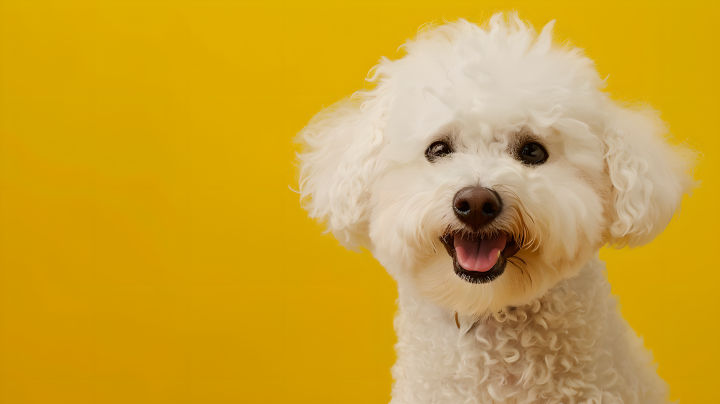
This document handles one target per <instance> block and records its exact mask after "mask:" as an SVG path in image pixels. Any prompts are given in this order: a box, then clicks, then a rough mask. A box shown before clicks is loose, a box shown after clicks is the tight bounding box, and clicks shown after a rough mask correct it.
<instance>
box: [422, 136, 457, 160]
mask: <svg viewBox="0 0 720 404" xmlns="http://www.w3.org/2000/svg"><path fill="white" fill-rule="evenodd" d="M454 151H455V150H453V148H452V146H450V144H449V143H448V142H445V141H442V140H441V141H437V142H433V143H432V144H431V145H430V146H428V148H427V150H425V158H426V159H427V161H429V162H431V163H432V162H434V161H435V160H437V159H439V158H442V157H445V156H447V155H448V154H450V153H452V152H454Z"/></svg>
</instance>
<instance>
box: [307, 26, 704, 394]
mask: <svg viewBox="0 0 720 404" xmlns="http://www.w3.org/2000/svg"><path fill="white" fill-rule="evenodd" d="M552 25H553V23H550V24H547V25H546V26H545V27H544V28H543V30H542V32H541V33H540V34H539V35H537V34H536V33H535V31H534V30H533V29H532V28H531V27H530V26H529V25H528V24H526V23H523V22H522V21H521V20H520V19H518V17H517V15H515V14H511V15H510V17H509V21H505V17H504V15H503V14H496V15H494V16H493V17H492V18H491V19H490V20H489V21H488V22H487V24H486V25H485V26H484V27H481V26H478V25H475V24H471V23H469V22H467V21H465V20H459V21H457V22H453V23H447V24H445V25H441V26H437V27H433V28H430V29H427V30H425V31H424V32H422V33H420V34H418V36H417V38H416V39H414V40H413V41H411V42H408V43H406V44H405V45H404V46H403V47H404V49H405V51H406V52H407V55H406V56H404V57H403V58H401V59H399V60H395V61H391V60H389V59H386V58H384V59H382V60H381V61H380V63H379V64H378V65H377V66H376V67H375V68H373V70H371V74H370V78H369V80H370V81H371V82H373V83H375V86H374V88H372V89H370V90H362V91H359V92H357V93H355V94H354V95H353V96H352V97H350V98H349V99H346V100H342V101H340V102H338V103H336V104H335V105H333V106H331V107H328V108H326V109H324V110H323V111H321V112H320V113H318V114H317V116H315V117H314V118H313V119H312V120H311V121H310V123H309V124H308V125H307V127H305V128H304V129H303V130H302V131H301V133H300V134H299V137H300V140H301V142H302V143H303V145H304V150H303V151H302V152H301V153H300V154H299V162H300V163H299V164H300V169H299V184H300V185H299V187H300V193H301V200H302V201H303V206H304V208H305V209H306V210H307V211H308V212H309V215H310V217H312V218H316V219H319V220H321V221H324V222H326V223H327V227H328V230H329V231H331V232H332V233H333V234H334V236H335V237H336V238H337V239H338V240H339V241H340V243H341V244H342V245H344V246H346V247H348V248H352V249H357V248H358V247H365V248H367V249H368V250H369V251H371V252H372V254H373V256H374V257H375V258H376V259H377V260H378V261H379V262H380V263H381V264H382V265H383V266H384V267H385V268H386V269H387V271H388V272H389V273H390V275H392V277H393V278H394V279H395V280H396V281H397V285H398V290H399V298H398V313H397V315H396V318H395V330H396V332H397V337H398V343H397V345H396V350H397V357H398V359H397V362H396V364H395V365H394V366H393V368H392V374H393V377H394V379H395V383H394V385H393V389H392V397H393V398H392V401H391V403H412V404H416V403H514V404H520V403H597V404H600V403H602V404H610V403H624V404H631V403H661V402H664V401H665V400H666V399H667V397H668V390H667V387H666V383H665V382H664V381H663V380H662V379H661V378H660V377H658V375H657V373H656V371H655V366H653V365H652V362H653V359H652V355H651V354H650V352H649V351H647V350H646V349H645V348H644V347H643V344H642V340H641V339H640V338H638V337H637V336H636V334H635V332H634V331H633V330H632V329H631V328H630V326H629V325H628V323H627V322H626V321H625V320H623V319H622V317H621V316H620V314H619V311H618V309H617V308H616V300H615V298H614V297H613V296H611V295H610V294H609V291H610V289H609V286H608V284H607V282H606V280H605V277H604V275H603V270H604V264H603V263H602V262H601V261H600V260H599V258H598V250H599V249H600V248H601V247H602V246H603V245H605V244H610V245H614V246H619V247H621V246H631V247H633V246H639V245H642V244H645V243H648V242H649V241H651V240H652V239H653V238H654V237H655V236H657V235H658V234H659V233H660V232H661V231H662V230H663V229H664V228H665V227H666V225H667V224H668V222H669V221H670V219H671V218H672V216H673V214H674V212H676V211H677V209H678V208H679V206H680V201H681V199H682V197H683V194H685V193H687V192H689V190H690V189H691V188H692V187H693V185H694V182H693V180H692V179H691V175H690V170H691V168H692V160H693V157H694V154H693V152H692V151H690V150H689V149H686V148H683V147H680V146H671V145H670V144H668V143H667V141H666V140H665V139H664V137H663V134H665V133H666V125H665V124H664V123H663V122H662V121H661V120H660V119H659V118H658V114H657V113H656V112H654V111H652V110H650V109H644V110H637V109H636V110H631V109H628V108H626V107H622V106H620V105H618V104H617V103H616V102H614V101H612V100H611V99H610V98H609V96H608V94H607V93H604V92H603V91H602V88H603V87H604V85H605V82H604V80H602V79H601V78H600V77H599V76H598V73H597V72H596V70H595V67H594V64H593V61H592V60H590V59H588V58H587V57H586V56H584V55H583V53H582V51H581V50H580V49H577V48H572V47H569V46H560V45H557V44H554V43H553V38H552V33H551V30H552Z"/></svg>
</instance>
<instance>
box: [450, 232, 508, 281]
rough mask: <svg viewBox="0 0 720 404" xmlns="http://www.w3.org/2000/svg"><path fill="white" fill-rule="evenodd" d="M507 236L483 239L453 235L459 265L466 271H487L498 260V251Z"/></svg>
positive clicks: (503, 244) (500, 249)
mask: <svg viewBox="0 0 720 404" xmlns="http://www.w3.org/2000/svg"><path fill="white" fill-rule="evenodd" d="M506 241H507V236H506V235H505V234H499V235H498V236H496V237H493V238H489V239H483V240H470V239H467V238H463V237H461V236H460V235H457V234H456V235H455V251H456V252H457V259H458V262H459V263H460V266H461V267H463V269H465V270H467V271H478V272H487V271H489V270H490V268H492V267H493V266H494V265H495V263H496V262H497V260H498V255H499V254H498V253H499V252H500V251H502V250H503V248H505V243H506Z"/></svg>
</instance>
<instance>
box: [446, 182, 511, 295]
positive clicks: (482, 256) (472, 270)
mask: <svg viewBox="0 0 720 404" xmlns="http://www.w3.org/2000/svg"><path fill="white" fill-rule="evenodd" d="M453 211H454V212H455V216H456V217H457V218H458V219H459V220H460V221H461V222H463V223H464V224H465V225H466V226H467V227H468V228H469V230H470V231H469V232H467V233H466V232H454V233H447V234H445V235H443V236H442V237H440V241H441V242H442V243H443V245H444V246H445V249H446V250H447V252H448V254H450V256H451V257H452V259H453V266H454V268H455V273H456V274H457V275H458V276H459V277H460V278H462V279H464V280H465V281H467V282H470V283H487V282H490V281H492V280H493V279H495V278H497V277H498V276H500V275H502V273H503V272H504V271H505V265H507V258H509V257H511V256H513V255H515V254H516V253H517V252H518V250H519V247H518V244H517V242H516V241H515V239H514V238H513V237H512V236H511V235H508V234H507V233H502V232H501V233H495V234H493V235H489V236H488V235H485V236H483V234H484V233H481V232H479V231H481V230H482V229H483V228H485V227H487V225H488V224H489V223H491V222H492V221H493V220H495V218H497V217H498V216H499V215H500V212H501V211H502V200H501V199H500V196H499V195H498V194H497V193H496V192H495V191H493V190H491V189H488V188H483V187H466V188H463V189H461V190H460V191H458V193H457V194H455V197H454V198H453Z"/></svg>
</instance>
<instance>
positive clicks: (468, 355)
mask: <svg viewBox="0 0 720 404" xmlns="http://www.w3.org/2000/svg"><path fill="white" fill-rule="evenodd" d="M602 270H604V265H603V263H602V262H601V261H599V260H598V259H594V260H591V261H590V262H588V264H587V265H586V266H585V268H583V269H582V270H581V271H580V274H578V276H576V277H574V278H572V279H569V280H567V281H562V282H560V284H558V285H556V286H555V287H553V288H552V289H550V290H549V291H548V292H547V293H546V294H545V295H544V296H543V297H541V298H539V299H535V300H533V301H532V302H531V303H529V304H528V305H524V306H522V307H517V308H515V309H513V310H509V311H508V312H507V313H504V314H503V315H502V316H501V317H498V318H494V317H493V318H490V319H487V320H485V321H481V322H478V323H473V320H470V321H467V319H465V321H463V320H464V319H462V318H460V319H458V320H459V321H457V322H456V320H455V318H454V317H453V315H452V313H449V312H448V311H447V310H443V309H441V308H439V307H437V306H436V305H434V304H432V303H430V302H428V301H427V300H426V299H423V298H422V297H421V296H418V295H417V293H416V292H414V291H413V290H412V289H410V288H408V290H404V289H403V288H402V286H401V287H400V296H399V299H398V306H399V311H398V314H397V317H396V319H395V330H396V332H397V335H398V344H397V345H396V350H397V356H398V359H397V362H396V364H395V366H394V367H393V369H392V373H393V377H394V379H395V380H396V382H395V385H394V387H393V397H394V398H393V400H392V401H391V403H393V404H395V403H397V404H399V403H475V402H477V403H593V404H596V403H597V404H599V403H625V404H628V403H662V402H664V401H663V399H664V398H666V396H667V389H666V386H665V382H664V381H663V380H662V379H660V378H659V377H658V375H657V373H656V372H655V369H656V366H651V365H652V355H651V354H650V352H648V351H647V350H646V349H645V348H644V347H643V344H642V340H641V339H640V338H638V337H637V335H636V334H635V332H634V331H633V330H632V329H631V328H630V326H629V325H628V323H627V322H626V321H625V320H624V319H622V318H621V317H620V314H619V312H618V310H617V308H616V307H615V299H614V297H613V296H612V295H610V287H609V285H608V284H607V283H606V282H605V278H604V276H603V274H602V272H601V271H602ZM458 323H459V326H458Z"/></svg>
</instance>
